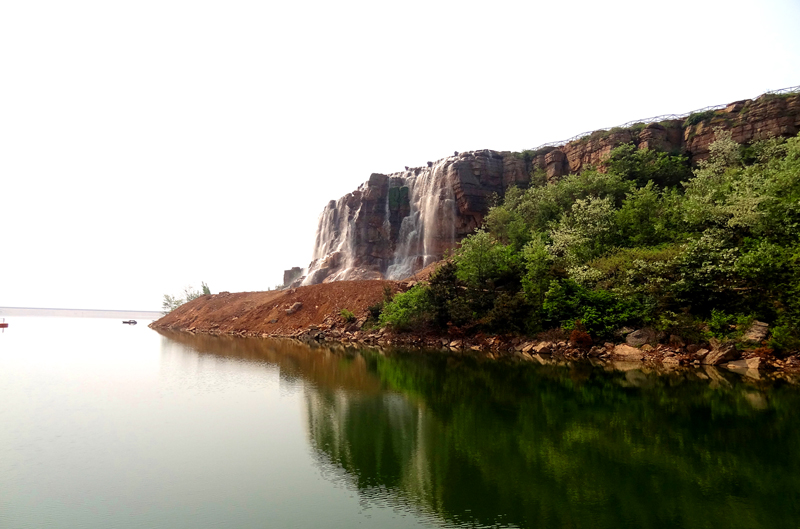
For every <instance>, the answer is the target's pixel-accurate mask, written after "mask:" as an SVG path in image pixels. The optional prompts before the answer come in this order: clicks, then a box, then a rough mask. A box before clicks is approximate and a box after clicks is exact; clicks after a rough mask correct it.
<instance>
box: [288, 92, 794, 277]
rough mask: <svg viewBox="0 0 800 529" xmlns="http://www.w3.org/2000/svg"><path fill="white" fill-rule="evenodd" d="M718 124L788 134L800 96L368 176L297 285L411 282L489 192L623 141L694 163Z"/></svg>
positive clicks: (597, 161)
mask: <svg viewBox="0 0 800 529" xmlns="http://www.w3.org/2000/svg"><path fill="white" fill-rule="evenodd" d="M716 128H722V129H724V130H730V131H731V132H732V134H733V139H734V140H735V141H737V142H739V143H749V142H752V141H754V140H758V139H762V138H768V137H772V136H794V135H796V134H797V133H798V131H799V130H800V94H790V95H769V94H767V95H764V96H761V97H759V98H757V99H755V100H744V101H736V102H734V103H731V104H729V105H727V106H726V107H725V108H724V109H720V110H716V111H709V112H704V113H702V114H699V115H697V116H694V119H692V117H690V118H689V119H685V120H684V119H680V120H667V121H661V122H658V123H640V124H637V125H634V126H631V127H628V128H624V129H616V128H615V129H611V130H603V131H597V132H595V133H592V134H591V135H589V136H586V137H584V138H581V139H579V140H576V141H573V142H570V143H567V144H566V145H563V146H560V147H547V148H543V149H539V150H537V151H526V152H523V153H513V152H508V151H492V150H483V151H473V152H464V153H455V154H453V156H449V157H447V158H443V159H441V160H438V161H436V162H428V164H427V166H424V167H415V168H406V170H405V171H402V172H397V173H392V174H388V175H387V174H378V173H374V174H372V175H370V177H369V180H368V181H367V182H365V183H364V184H362V185H361V186H360V187H359V188H358V189H357V190H355V191H353V192H352V193H349V194H347V195H345V196H343V197H342V198H340V199H339V200H338V201H334V200H332V201H331V202H330V203H329V204H328V205H327V206H326V208H325V210H324V211H323V213H322V215H321V216H320V221H319V227H318V230H317V235H316V241H315V245H314V253H313V261H312V263H311V265H310V266H309V267H308V268H307V269H306V275H305V276H303V277H301V278H300V279H298V280H297V281H296V282H295V284H301V283H302V284H306V285H310V284H317V283H321V282H330V281H336V280H351V279H382V278H386V279H403V278H405V277H409V276H410V275H412V274H413V273H414V272H415V271H416V270H419V269H420V268H422V267H424V266H426V265H428V264H430V263H431V262H433V261H436V260H438V259H441V257H442V255H443V254H444V252H445V251H446V250H447V249H449V248H452V247H454V246H455V245H456V244H457V242H458V241H460V240H461V239H462V238H463V237H464V236H466V235H467V234H469V233H471V232H472V231H474V230H475V228H477V227H479V226H480V225H481V223H482V222H483V217H484V215H485V214H486V212H487V211H488V208H489V200H490V197H491V196H492V195H494V194H497V195H499V196H502V195H503V194H504V193H505V191H506V190H507V189H508V188H509V187H510V186H512V185H516V186H520V187H526V186H528V185H530V183H531V178H532V175H533V174H538V175H543V176H544V178H545V179H546V180H547V181H548V182H554V181H557V180H558V179H560V178H562V177H563V176H565V175H567V174H570V173H579V172H581V171H583V170H585V169H586V168H587V167H590V166H600V165H601V162H602V161H603V160H604V159H605V158H606V157H607V156H608V154H609V153H610V152H611V150H612V149H614V148H615V147H618V146H619V145H622V144H625V143H634V144H635V145H637V146H638V147H639V148H642V149H644V148H649V149H655V150H659V151H665V152H674V153H682V154H684V155H686V156H687V157H688V158H689V159H690V161H691V162H692V164H696V163H698V162H699V161H700V160H703V159H705V158H707V157H708V147H709V145H710V144H711V143H712V142H713V141H714V137H715V129H716Z"/></svg>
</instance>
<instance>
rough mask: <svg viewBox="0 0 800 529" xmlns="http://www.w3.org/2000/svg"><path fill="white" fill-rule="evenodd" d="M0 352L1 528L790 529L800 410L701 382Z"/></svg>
mask: <svg viewBox="0 0 800 529" xmlns="http://www.w3.org/2000/svg"><path fill="white" fill-rule="evenodd" d="M10 324H11V325H10V327H9V329H8V330H6V332H5V333H3V334H2V335H0V424H2V425H3V427H2V429H0V527H2V528H28V527H37V528H38V527H87V528H88V527H91V528H94V527H98V528H99V527H122V528H126V527H148V528H162V527H163V528H172V527H187V528H188V527H242V528H244V527H298V528H300V527H343V528H344V527H389V528H393V527H398V528H400V527H576V528H577V527H598V528H618V527H630V528H634V527H742V528H745V527H746V528H758V527H770V528H775V527H797V521H798V520H800V510H799V509H798V505H800V502H799V500H800V464H799V463H800V456H799V455H798V451H797V447H798V446H800V433H798V428H797V425H798V418H799V417H800V391H798V389H797V387H796V386H793V385H791V384H788V383H784V382H780V381H778V382H767V381H763V380H760V381H758V380H752V379H749V378H745V377H740V376H737V375H733V374H730V373H724V372H720V371H717V370H699V371H695V372H689V374H683V373H672V374H661V375H659V374H655V373H648V372H646V371H643V370H641V369H632V368H631V366H628V367H627V368H626V369H624V370H610V369H607V368H602V367H596V366H591V365H588V364H573V365H555V364H553V365H531V364H522V365H507V364H499V363H496V362H481V361H478V360H475V359H471V358H466V357H452V356H442V355H435V354H434V355H425V356H422V355H419V354H408V353H401V352H395V353H390V354H379V353H377V352H375V351H356V350H346V349H343V348H339V349H327V348H316V349H310V348H308V347H305V346H302V345H297V344H292V343H290V342H277V341H268V340H258V339H238V338H236V339H235V338H225V337H209V336H192V335H187V334H166V335H161V334H159V333H157V332H155V331H152V330H150V329H148V328H146V327H145V326H143V325H139V326H136V327H128V326H124V325H122V324H121V323H120V322H118V321H116V320H83V319H59V318H16V319H14V320H10Z"/></svg>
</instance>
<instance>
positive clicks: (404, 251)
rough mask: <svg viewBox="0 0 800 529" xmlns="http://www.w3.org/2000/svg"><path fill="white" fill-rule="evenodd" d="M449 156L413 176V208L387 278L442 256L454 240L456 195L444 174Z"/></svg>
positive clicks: (410, 182)
mask: <svg viewBox="0 0 800 529" xmlns="http://www.w3.org/2000/svg"><path fill="white" fill-rule="evenodd" d="M445 168H446V160H440V161H439V162H437V163H436V164H434V165H433V166H432V167H426V168H424V169H423V170H422V172H421V173H420V174H418V175H413V176H410V177H409V178H408V180H407V182H406V184H407V185H408V188H409V199H410V206H411V211H410V213H409V215H408V216H406V217H405V218H404V219H403V221H402V223H401V225H400V233H399V235H398V237H397V243H396V246H395V252H394V257H393V259H392V263H391V264H390V265H389V267H388V269H387V270H386V278H387V279H404V278H406V277H408V276H410V275H411V274H413V273H414V272H415V271H416V270H419V269H420V268H424V267H425V266H428V265H429V264H431V263H433V262H435V261H437V260H439V259H441V258H442V254H443V253H444V250H446V249H447V248H448V247H452V246H453V245H454V244H455V215H456V211H455V198H454V196H453V188H452V186H451V185H448V182H447V181H446V180H447V179H446V178H445Z"/></svg>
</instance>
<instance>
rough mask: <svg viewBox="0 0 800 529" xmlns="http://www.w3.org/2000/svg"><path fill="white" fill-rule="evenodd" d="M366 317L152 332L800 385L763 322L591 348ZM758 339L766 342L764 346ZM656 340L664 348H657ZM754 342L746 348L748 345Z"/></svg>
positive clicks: (797, 372) (795, 360) (794, 365)
mask: <svg viewBox="0 0 800 529" xmlns="http://www.w3.org/2000/svg"><path fill="white" fill-rule="evenodd" d="M366 321H367V320H366V317H362V318H360V319H358V320H356V321H351V322H348V321H346V320H344V319H343V318H342V317H341V316H340V315H338V314H330V315H328V316H327V317H325V319H324V321H323V322H322V323H321V324H319V325H313V324H312V325H307V326H305V327H302V328H297V329H294V330H292V331H290V332H258V331H250V330H245V329H238V330H220V329H219V328H218V327H216V326H212V328H207V329H203V328H198V327H189V328H180V327H176V326H172V325H159V322H158V321H157V322H154V323H152V324H151V325H150V326H151V327H153V328H164V329H171V330H179V331H184V332H189V333H203V334H211V335H231V336H240V337H251V338H266V339H269V338H273V339H291V340H296V341H298V342H303V343H306V344H312V345H316V344H319V345H322V344H331V345H333V344H342V345H350V346H363V347H377V348H405V349H417V350H420V351H425V350H428V351H439V352H449V353H451V354H470V355H474V356H480V357H484V358H486V359H495V360H512V361H521V362H538V363H540V364H548V363H553V362H558V361H570V360H573V361H574V360H582V359H588V360H591V361H592V362H596V363H614V364H618V363H624V364H625V365H626V366H628V367H629V368H630V367H631V366H633V365H636V364H640V365H643V366H648V367H652V368H658V369H661V370H675V369H689V370H691V369H698V368H704V367H706V366H710V367H715V368H726V369H728V370H729V371H732V372H734V373H737V374H740V375H743V376H747V377H749V378H752V379H756V380H760V379H763V378H780V379H784V380H786V381H788V382H790V383H792V384H800V354H792V355H788V356H785V357H777V356H775V355H774V353H773V352H772V351H771V350H770V349H769V348H767V347H764V346H763V339H764V338H765V337H766V333H767V329H766V324H763V323H761V322H754V323H753V326H752V327H751V328H750V329H749V330H748V332H747V333H745V335H744V340H746V341H747V342H746V343H745V346H743V344H742V343H737V342H734V341H723V340H716V339H713V338H712V339H711V340H709V342H708V343H702V344H689V345H685V344H683V343H682V341H681V339H680V338H678V337H677V336H670V337H668V338H666V340H665V337H664V336H660V335H659V334H658V333H656V332H655V331H652V330H650V329H646V328H645V329H639V330H633V329H623V330H622V332H621V339H623V338H624V342H622V343H614V342H604V343H602V344H596V343H592V342H591V340H590V339H589V340H587V339H586V337H588V335H586V334H585V333H578V334H577V335H576V333H573V335H572V336H570V337H569V338H566V337H564V336H558V334H559V333H557V332H554V333H552V334H553V335H554V336H553V337H552V338H551V339H533V340H532V339H529V338H525V337H521V336H512V335H507V336H491V335H483V334H480V333H479V334H476V335H474V336H451V335H438V334H435V333H424V334H420V333H413V332H410V333H409V332H406V333H400V332H394V331H392V330H391V329H387V328H382V329H378V328H373V329H369V328H365V323H366ZM759 338H761V340H759ZM659 340H662V341H664V340H665V341H667V343H658V342H659ZM747 343H749V345H750V346H749V347H748V346H747Z"/></svg>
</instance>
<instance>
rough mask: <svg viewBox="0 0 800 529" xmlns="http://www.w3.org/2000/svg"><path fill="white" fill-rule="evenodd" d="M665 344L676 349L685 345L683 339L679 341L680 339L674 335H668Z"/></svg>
mask: <svg viewBox="0 0 800 529" xmlns="http://www.w3.org/2000/svg"><path fill="white" fill-rule="evenodd" d="M667 344H669V345H670V346H671V347H676V348H677V347H683V346H685V345H686V344H685V343H684V342H683V339H681V337H680V336H678V335H676V334H670V335H669V340H667Z"/></svg>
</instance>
